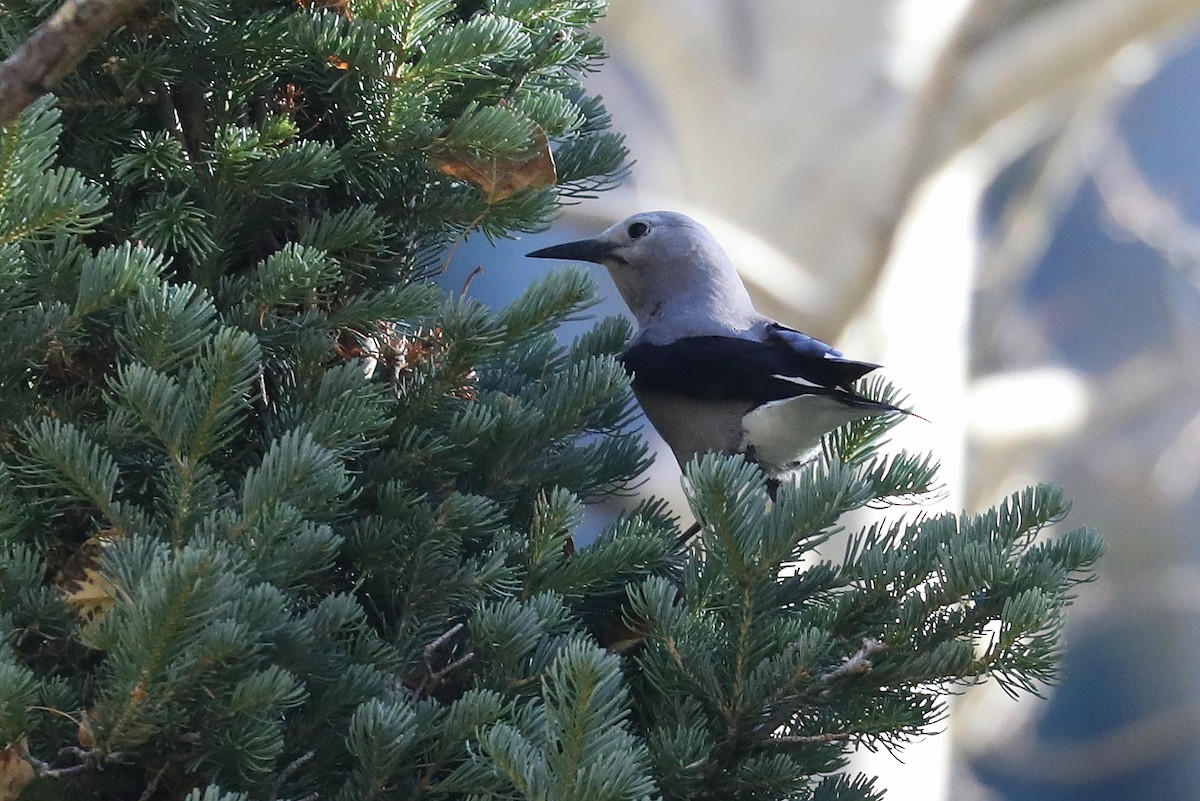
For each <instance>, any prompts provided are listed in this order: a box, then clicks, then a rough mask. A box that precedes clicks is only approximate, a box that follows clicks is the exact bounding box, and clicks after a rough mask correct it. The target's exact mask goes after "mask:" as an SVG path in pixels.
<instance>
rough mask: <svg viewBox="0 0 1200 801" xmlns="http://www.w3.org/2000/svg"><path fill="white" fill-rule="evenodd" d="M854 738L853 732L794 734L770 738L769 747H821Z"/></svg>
mask: <svg viewBox="0 0 1200 801" xmlns="http://www.w3.org/2000/svg"><path fill="white" fill-rule="evenodd" d="M853 736H854V733H853V732H848V731H831V732H825V733H823V734H792V735H777V736H775V737H768V738H767V739H766V740H765V741H764V742H765V743H766V744H767V745H820V744H822V743H840V742H842V741H843V740H849V739H850V738H851V737H853Z"/></svg>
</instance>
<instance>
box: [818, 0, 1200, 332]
mask: <svg viewBox="0 0 1200 801" xmlns="http://www.w3.org/2000/svg"><path fill="white" fill-rule="evenodd" d="M995 6H996V2H995V0H975V3H974V4H973V5H972V7H971V8H970V9H969V10H968V12H967V14H966V16H965V17H964V19H963V22H962V23H961V24H960V26H959V29H958V33H957V34H956V35H955V36H954V37H952V38H951V40H950V41H949V43H948V44H947V45H946V47H945V48H944V49H943V50H942V53H941V56H940V57H939V58H938V60H937V62H936V63H935V65H934V67H933V70H932V72H931V73H930V76H929V78H928V79H927V81H926V82H925V86H924V88H923V90H922V93H921V95H920V97H919V98H917V100H916V101H915V104H914V107H913V111H912V114H911V117H910V123H909V125H908V132H907V135H906V136H907V142H908V145H907V148H906V152H905V154H904V160H903V166H902V168H901V173H900V176H899V179H898V180H897V182H896V184H895V186H894V189H893V190H892V192H891V201H890V203H888V204H887V208H886V210H884V211H882V212H881V214H880V217H879V221H878V226H877V228H876V232H875V235H874V242H873V245H872V248H871V254H870V257H869V259H868V260H867V263H866V264H865V265H864V268H863V269H862V270H859V271H855V272H854V273H852V274H851V275H852V280H850V281H847V282H846V285H845V286H844V289H845V291H844V292H842V293H840V302H841V303H843V304H845V305H846V308H844V309H842V310H841V311H840V313H839V314H837V316H836V319H838V320H841V321H845V320H848V319H850V317H851V314H852V309H853V308H856V307H857V305H858V304H859V303H861V300H862V298H864V297H867V296H868V295H869V294H870V290H871V288H872V287H874V286H875V285H876V284H877V283H878V280H879V277H880V274H881V273H882V271H883V268H884V266H885V265H886V263H887V260H888V256H889V255H890V254H891V251H892V246H893V244H894V241H895V237H896V233H897V230H898V228H899V225H900V222H901V221H902V220H903V217H904V214H905V212H906V210H907V209H908V207H909V204H910V203H911V202H912V198H913V196H914V195H915V194H916V192H917V190H918V189H919V188H920V187H921V185H922V184H923V183H924V182H925V180H926V179H928V178H929V177H930V176H931V175H932V174H933V173H935V172H936V171H937V170H938V168H939V167H941V166H942V165H943V164H944V163H946V162H947V161H948V160H949V159H950V158H951V157H952V156H954V155H955V154H956V153H958V152H960V151H961V150H963V149H965V148H967V147H969V146H970V145H972V144H974V143H976V142H977V141H979V139H980V138H981V137H983V136H984V134H986V133H988V131H990V130H991V129H993V128H994V127H995V126H996V125H997V124H998V123H1000V122H1001V121H1003V120H1005V119H1007V118H1008V117H1010V116H1012V115H1013V114H1014V113H1015V112H1017V111H1019V110H1021V109H1022V108H1024V107H1026V106H1028V105H1029V104H1030V103H1032V102H1034V101H1037V100H1040V99H1044V98H1047V97H1051V96H1053V95H1054V94H1055V93H1057V92H1060V91H1062V90H1064V89H1065V88H1067V87H1069V86H1071V85H1073V84H1075V83H1077V82H1079V81H1080V80H1085V79H1087V78H1088V77H1089V76H1094V75H1096V74H1097V73H1098V72H1099V71H1100V70H1101V69H1102V68H1103V67H1104V65H1105V64H1107V63H1108V62H1109V60H1110V59H1111V58H1112V57H1113V56H1115V55H1116V54H1117V53H1118V52H1120V50H1121V49H1122V48H1123V47H1125V46H1126V45H1128V44H1130V43H1132V42H1136V41H1141V40H1144V39H1147V38H1151V37H1156V36H1162V35H1164V34H1165V33H1167V32H1169V31H1174V30H1177V29H1179V28H1181V27H1183V26H1184V25H1186V24H1188V23H1191V22H1193V21H1195V20H1196V19H1198V18H1200V0H1057V1H1056V2H1052V3H1049V4H1048V5H1047V6H1046V7H1044V8H1041V9H1040V10H1038V11H1036V12H1031V13H1020V14H1009V15H1005V14H999V13H997V9H996V7H995Z"/></svg>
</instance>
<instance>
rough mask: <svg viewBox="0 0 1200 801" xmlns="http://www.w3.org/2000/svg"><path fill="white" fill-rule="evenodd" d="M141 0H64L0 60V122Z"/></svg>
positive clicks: (66, 68)
mask: <svg viewBox="0 0 1200 801" xmlns="http://www.w3.org/2000/svg"><path fill="white" fill-rule="evenodd" d="M144 2H145V0H66V2H64V3H63V4H62V5H61V6H60V7H59V9H58V10H57V11H55V12H54V13H53V14H52V15H50V17H49V18H48V19H47V20H45V21H44V22H43V23H42V24H41V25H39V26H38V27H37V28H36V29H34V31H33V33H32V34H30V36H29V38H28V39H26V40H25V41H24V42H23V43H22V44H21V46H20V47H18V48H17V49H16V51H15V52H13V54H12V55H10V56H9V57H8V58H6V59H5V60H4V62H3V63H0V125H7V124H8V123H10V122H12V121H13V120H14V119H16V116H17V115H18V114H20V113H21V111H22V110H24V109H25V107H26V106H28V105H29V104H30V103H32V102H33V101H34V100H36V99H37V98H38V97H39V96H41V95H42V94H43V93H45V92H48V91H49V90H50V89H51V87H53V86H54V85H55V84H56V83H58V82H59V81H61V80H62V79H63V78H65V77H66V76H67V75H69V74H70V73H71V72H72V71H73V70H74V69H75V67H76V65H78V64H79V62H80V61H82V60H83V57H84V56H85V55H86V54H87V52H88V51H89V50H91V49H92V48H93V47H95V46H96V45H97V44H98V43H99V42H100V40H101V39H103V38H104V37H105V36H106V35H108V32H109V31H111V30H112V29H113V28H116V27H117V26H118V25H120V24H121V23H122V22H123V21H124V20H125V18H126V17H127V16H129V15H130V14H131V13H132V12H133V11H134V10H135V9H137V8H138V7H139V6H141V5H142V4H143V3H144Z"/></svg>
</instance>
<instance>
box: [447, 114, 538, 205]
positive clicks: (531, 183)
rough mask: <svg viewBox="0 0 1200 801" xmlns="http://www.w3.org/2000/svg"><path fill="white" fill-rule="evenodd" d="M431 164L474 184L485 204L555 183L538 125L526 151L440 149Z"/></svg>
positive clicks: (451, 175) (453, 176)
mask: <svg viewBox="0 0 1200 801" xmlns="http://www.w3.org/2000/svg"><path fill="white" fill-rule="evenodd" d="M433 166H434V167H435V168H437V170H438V171H440V172H442V173H444V174H446V175H449V176H450V177H451V178H457V179H458V180H460V181H467V182H469V183H472V184H475V186H477V187H479V190H480V191H481V192H483V197H484V199H485V200H487V202H488V203H496V202H498V201H501V200H504V199H505V198H509V197H512V196H513V195H515V194H516V193H517V192H520V191H521V190H523V189H530V190H533V189H545V188H547V187H551V186H555V185H557V184H558V171H557V170H556V169H555V167H554V154H553V153H551V152H550V141H549V140H548V139H547V138H546V132H545V131H543V130H542V129H541V128H540V127H538V128H535V129H534V132H533V140H532V141H531V142H530V143H529V148H528V150H527V151H526V152H525V153H524V154H522V155H520V156H516V157H499V156H486V155H479V154H475V153H470V152H468V151H465V150H464V151H444V152H441V153H439V154H438V155H437V156H435V157H434V158H433Z"/></svg>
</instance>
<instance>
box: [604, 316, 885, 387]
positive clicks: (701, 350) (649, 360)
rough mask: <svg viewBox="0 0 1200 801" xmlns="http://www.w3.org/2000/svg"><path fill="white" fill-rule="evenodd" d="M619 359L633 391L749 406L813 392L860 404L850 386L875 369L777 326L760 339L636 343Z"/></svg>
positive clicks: (820, 343) (796, 332)
mask: <svg viewBox="0 0 1200 801" xmlns="http://www.w3.org/2000/svg"><path fill="white" fill-rule="evenodd" d="M622 361H623V362H624V364H625V369H626V371H628V372H629V373H630V374H632V375H633V384H634V387H635V388H636V389H648V390H657V391H661V392H670V393H673V394H677V395H684V396H687V397H692V398H705V399H711V400H746V401H750V402H753V403H755V404H761V403H768V402H770V401H776V400H783V399H784V398H793V397H797V396H799V395H814V394H817V395H831V396H834V397H837V398H838V400H841V401H843V402H845V403H849V404H856V403H857V402H863V401H866V399H865V398H862V397H861V396H860V395H858V394H857V393H855V392H854V391H853V390H852V389H851V387H850V385H851V384H852V383H853V382H854V381H855V380H857V379H859V378H861V377H862V376H864V375H866V374H867V373H869V372H870V371H872V370H874V369H875V368H876V367H878V365H875V364H870V363H868V362H859V361H854V360H852V359H847V358H846V357H845V356H843V355H842V354H841V353H840V352H838V351H836V350H834V349H833V348H831V347H830V346H828V345H826V344H825V343H824V342H821V341H820V340H817V339H813V338H812V337H810V336H807V335H805V334H802V333H800V332H799V331H794V330H792V329H790V328H785V327H784V326H781V325H772V326H770V328H769V329H768V333H767V336H766V338H765V339H763V340H762V341H757V340H752V339H741V338H739V337H720V336H706V337H685V338H683V339H678V340H676V341H674V342H671V343H669V344H666V345H652V344H649V343H646V342H641V343H637V344H635V345H633V346H631V347H630V348H629V349H628V350H626V351H625V354H624V356H623V357H622ZM866 402H868V403H869V402H870V401H866Z"/></svg>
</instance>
